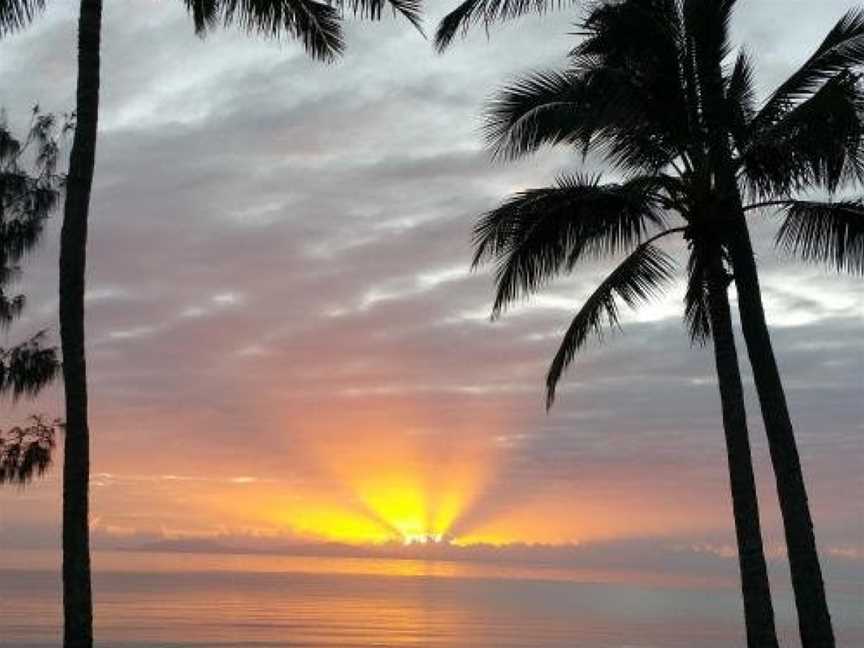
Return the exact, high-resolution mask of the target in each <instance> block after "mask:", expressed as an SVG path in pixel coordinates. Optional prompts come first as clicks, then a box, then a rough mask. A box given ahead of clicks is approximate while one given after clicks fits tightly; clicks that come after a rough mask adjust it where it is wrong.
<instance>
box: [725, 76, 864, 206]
mask: <svg viewBox="0 0 864 648" xmlns="http://www.w3.org/2000/svg"><path fill="white" fill-rule="evenodd" d="M753 129H754V132H752V133H751V134H750V135H749V138H750V139H749V141H748V143H747V145H746V146H745V147H744V148H743V150H742V151H741V154H740V155H741V160H740V163H741V170H742V174H743V179H744V181H745V182H746V184H747V186H748V188H749V189H750V191H751V192H752V193H753V194H755V195H760V196H765V197H771V196H783V195H789V194H791V193H793V192H795V191H798V190H801V189H807V188H809V187H812V186H813V185H818V186H822V187H824V188H826V189H828V190H829V191H834V190H835V189H836V188H837V187H838V186H839V185H840V184H841V183H843V182H846V181H849V180H857V181H861V180H862V179H864V89H862V85H861V82H860V81H859V79H858V77H857V76H856V75H854V74H852V73H850V72H847V71H843V72H840V73H838V74H837V75H835V76H834V77H832V78H831V79H830V80H829V81H827V82H826V83H825V84H824V85H823V86H822V87H821V88H820V89H819V90H818V91H817V92H815V93H814V94H813V95H812V96H810V97H809V98H808V99H806V100H805V101H803V102H801V103H799V104H797V105H796V106H795V107H794V108H793V109H791V110H789V111H787V112H786V113H784V114H783V116H782V117H781V118H780V119H779V120H777V121H776V122H774V123H773V124H770V125H769V126H768V127H766V128H763V129H762V130H755V129H758V125H755V126H754V127H753Z"/></svg>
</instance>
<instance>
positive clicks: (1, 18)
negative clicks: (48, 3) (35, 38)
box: [0, 0, 45, 37]
mask: <svg viewBox="0 0 864 648" xmlns="http://www.w3.org/2000/svg"><path fill="white" fill-rule="evenodd" d="M44 9H45V0H0V37H3V36H6V35H7V34H11V33H13V32H16V31H18V30H20V29H23V28H24V27H26V26H27V25H29V24H30V23H31V22H32V21H33V19H34V18H35V17H36V16H38V15H39V14H40V13H42V11H43V10H44Z"/></svg>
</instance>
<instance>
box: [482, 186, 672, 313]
mask: <svg viewBox="0 0 864 648" xmlns="http://www.w3.org/2000/svg"><path fill="white" fill-rule="evenodd" d="M657 191H658V184H657V183H647V182H643V179H641V178H634V179H632V180H630V181H628V182H627V183H624V184H621V185H618V184H600V183H599V181H598V179H597V178H591V177H585V176H564V177H561V178H559V180H558V182H557V184H556V185H555V186H554V187H547V188H543V189H531V190H528V191H524V192H522V193H519V194H517V195H515V196H513V197H512V198H511V199H510V200H508V201H507V202H505V203H504V204H503V205H502V206H500V207H498V208H497V209H494V210H493V211H491V212H489V213H488V214H486V215H485V216H484V217H482V218H481V219H480V221H479V222H478V224H477V226H476V227H475V229H474V250H475V253H474V267H477V266H478V265H479V264H481V263H484V262H486V261H493V262H494V263H495V283H496V296H495V300H494V303H493V307H492V313H493V317H497V316H498V315H500V313H501V312H502V310H503V309H504V308H506V307H507V306H508V305H509V304H511V303H512V302H513V301H515V300H517V299H518V298H519V297H521V296H527V295H529V294H531V293H533V292H535V291H536V290H538V289H539V288H541V287H542V286H544V285H546V283H548V281H550V280H551V279H552V278H553V277H555V276H556V275H557V274H559V273H560V272H562V271H565V270H570V269H572V268H573V266H574V265H575V264H576V263H578V262H579V261H580V260H581V259H583V258H585V257H586V256H593V257H597V256H605V255H614V254H617V253H620V252H622V251H629V250H632V249H633V248H634V247H635V246H636V245H638V244H639V243H640V242H641V241H642V240H643V239H644V237H645V235H646V234H647V232H648V231H649V229H650V228H652V227H654V228H659V227H661V226H662V225H663V215H662V212H661V210H660V209H659V198H658V196H657V193H656V192H657Z"/></svg>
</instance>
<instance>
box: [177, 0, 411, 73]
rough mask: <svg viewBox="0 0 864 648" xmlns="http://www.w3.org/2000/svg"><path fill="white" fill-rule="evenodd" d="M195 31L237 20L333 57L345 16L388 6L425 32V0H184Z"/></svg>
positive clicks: (376, 13) (375, 13)
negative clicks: (423, 19) (294, 40)
mask: <svg viewBox="0 0 864 648" xmlns="http://www.w3.org/2000/svg"><path fill="white" fill-rule="evenodd" d="M184 1H185V3H186V9H187V11H189V13H190V14H191V15H192V20H193V23H194V25H195V31H196V32H197V33H198V34H200V35H204V34H206V33H207V32H208V31H209V30H211V29H213V28H214V27H216V26H218V25H220V24H222V25H225V26H229V25H232V24H237V25H239V26H240V27H241V28H243V29H245V30H246V31H249V32H255V33H260V34H263V35H265V36H268V37H274V38H278V37H282V36H287V37H288V38H292V39H296V40H298V41H300V42H301V43H302V44H303V47H304V48H305V50H306V52H307V53H308V54H309V55H310V56H312V57H313V58H316V59H319V60H322V61H332V60H333V59H335V58H336V57H338V56H339V55H340V54H341V53H342V52H343V51H344V49H345V41H344V37H343V33H342V17H343V14H344V13H346V12H347V13H351V14H352V15H354V16H357V17H359V18H367V19H371V20H379V19H380V18H381V16H382V13H383V11H384V9H385V8H387V7H389V8H390V9H392V10H393V13H394V14H399V15H401V16H403V17H404V18H406V19H407V20H408V21H409V22H410V23H411V24H412V25H414V26H415V27H416V28H417V29H418V30H419V31H420V32H421V33H422V32H423V29H422V8H423V4H422V0H323V1H318V0H184Z"/></svg>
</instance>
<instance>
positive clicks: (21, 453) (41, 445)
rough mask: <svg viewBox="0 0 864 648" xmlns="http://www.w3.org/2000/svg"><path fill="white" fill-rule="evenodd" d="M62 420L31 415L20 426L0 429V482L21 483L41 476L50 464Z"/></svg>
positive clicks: (20, 484)
mask: <svg viewBox="0 0 864 648" xmlns="http://www.w3.org/2000/svg"><path fill="white" fill-rule="evenodd" d="M62 427H63V424H62V423H61V422H60V421H59V420H54V421H46V419H44V418H43V417H41V416H31V417H30V421H29V423H28V424H27V425H25V426H23V427H19V426H16V427H13V428H11V429H9V430H7V431H6V433H5V434H4V433H3V432H2V431H0V484H4V483H12V484H18V485H19V486H23V485H24V484H26V483H27V482H29V481H30V480H32V479H33V478H34V477H41V476H42V475H43V474H45V472H46V471H47V470H48V468H49V467H50V466H51V461H52V455H53V454H54V446H55V440H54V439H55V435H56V431H57V430H58V429H59V428H62Z"/></svg>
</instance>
